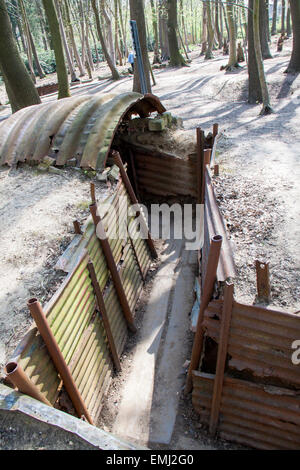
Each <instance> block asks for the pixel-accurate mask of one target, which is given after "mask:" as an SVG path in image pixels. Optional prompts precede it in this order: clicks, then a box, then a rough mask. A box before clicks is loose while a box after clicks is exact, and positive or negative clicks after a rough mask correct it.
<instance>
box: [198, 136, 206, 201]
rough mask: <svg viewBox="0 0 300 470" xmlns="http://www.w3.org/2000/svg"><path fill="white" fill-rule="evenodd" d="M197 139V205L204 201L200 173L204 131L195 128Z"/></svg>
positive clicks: (201, 169)
mask: <svg viewBox="0 0 300 470" xmlns="http://www.w3.org/2000/svg"><path fill="white" fill-rule="evenodd" d="M196 138H197V160H196V172H197V175H196V176H197V203H198V204H203V201H204V187H203V185H202V173H203V152H204V140H205V134H204V131H203V130H202V129H201V128H200V127H197V129H196Z"/></svg>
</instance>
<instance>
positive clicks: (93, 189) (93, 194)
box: [91, 183, 96, 203]
mask: <svg viewBox="0 0 300 470" xmlns="http://www.w3.org/2000/svg"><path fill="white" fill-rule="evenodd" d="M91 200H92V203H94V202H96V192H95V184H94V183H91Z"/></svg>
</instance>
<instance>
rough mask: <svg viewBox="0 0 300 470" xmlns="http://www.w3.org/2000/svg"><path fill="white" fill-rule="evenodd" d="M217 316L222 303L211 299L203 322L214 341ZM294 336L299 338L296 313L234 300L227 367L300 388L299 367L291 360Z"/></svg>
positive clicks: (217, 339) (299, 328) (217, 338)
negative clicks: (244, 303)
mask: <svg viewBox="0 0 300 470" xmlns="http://www.w3.org/2000/svg"><path fill="white" fill-rule="evenodd" d="M221 315H222V302H220V301H215V302H211V303H210V304H209V306H208V308H207V309H206V311H205V315H204V321H203V326H204V327H205V330H206V334H207V335H208V336H209V337H211V338H213V339H214V340H215V341H217V342H218V341H219V331H220V321H219V320H218V319H220V318H221ZM295 338H300V316H299V315H295V314H292V313H287V312H280V311H276V310H270V309H267V308H263V307H258V306H253V305H243V304H240V303H238V302H235V301H234V303H233V309H232V316H231V326H230V334H229V342H228V354H229V355H230V360H229V362H228V367H229V368H232V369H235V370H238V371H241V372H242V371H246V372H251V373H252V374H253V375H254V376H256V377H261V378H264V380H268V381H269V382H270V381H272V380H273V381H274V380H275V381H277V383H278V382H279V381H280V383H281V385H284V386H287V387H295V388H298V389H300V374H299V366H297V365H295V364H293V363H292V360H291V356H292V354H293V349H292V347H291V345H292V343H293V341H294V340H295Z"/></svg>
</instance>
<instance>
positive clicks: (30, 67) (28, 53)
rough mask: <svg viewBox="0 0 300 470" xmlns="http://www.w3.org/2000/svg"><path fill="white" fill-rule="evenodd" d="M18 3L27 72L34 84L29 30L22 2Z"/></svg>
mask: <svg viewBox="0 0 300 470" xmlns="http://www.w3.org/2000/svg"><path fill="white" fill-rule="evenodd" d="M18 2H19V8H20V11H21V17H22V22H23V27H24V31H25V36H26V44H27V47H26V53H27V58H28V65H29V70H30V75H31V78H32V81H33V83H36V78H35V73H34V69H33V62H32V47H31V41H30V29H29V24H28V20H27V15H26V10H25V6H24V2H23V0H18Z"/></svg>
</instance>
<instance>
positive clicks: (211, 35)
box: [205, 2, 214, 60]
mask: <svg viewBox="0 0 300 470" xmlns="http://www.w3.org/2000/svg"><path fill="white" fill-rule="evenodd" d="M206 12H207V31H208V41H207V43H208V44H207V50H206V53H205V60H208V59H212V58H213V53H212V49H213V44H214V28H213V23H212V11H211V4H210V3H209V2H208V3H207V5H206Z"/></svg>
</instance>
